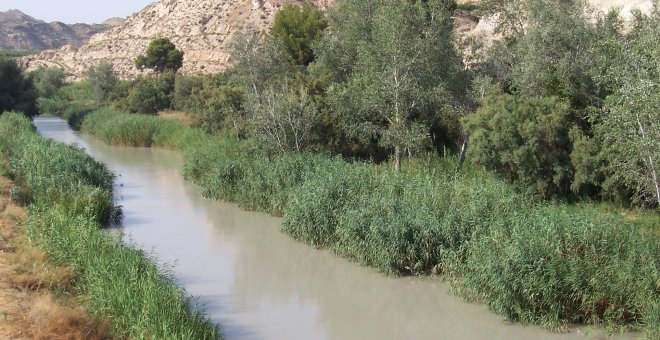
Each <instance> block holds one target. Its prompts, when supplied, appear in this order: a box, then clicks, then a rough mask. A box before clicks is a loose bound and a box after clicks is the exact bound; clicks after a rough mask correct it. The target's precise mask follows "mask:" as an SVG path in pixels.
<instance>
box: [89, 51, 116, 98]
mask: <svg viewBox="0 0 660 340" xmlns="http://www.w3.org/2000/svg"><path fill="white" fill-rule="evenodd" d="M87 80H88V81H89V85H90V86H91V87H92V91H93V92H94V97H95V99H96V103H97V104H99V105H104V104H106V103H107V102H108V99H109V96H110V93H111V92H112V91H113V90H114V89H115V87H116V86H117V76H116V75H115V72H114V69H113V65H112V63H110V62H107V61H102V62H101V63H100V64H98V65H96V66H92V67H90V68H89V69H88V70H87Z"/></svg>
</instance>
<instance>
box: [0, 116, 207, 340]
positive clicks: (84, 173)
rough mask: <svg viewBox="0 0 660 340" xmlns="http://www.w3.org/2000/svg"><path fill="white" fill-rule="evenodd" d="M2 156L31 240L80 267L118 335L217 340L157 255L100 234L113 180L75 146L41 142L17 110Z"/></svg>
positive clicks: (1, 133) (93, 302)
mask: <svg viewBox="0 0 660 340" xmlns="http://www.w3.org/2000/svg"><path fill="white" fill-rule="evenodd" d="M0 155H1V157H2V161H3V162H9V164H10V169H11V175H12V176H14V180H15V183H16V187H15V188H14V189H13V190H12V195H13V197H14V199H15V200H17V201H19V202H22V203H24V204H29V210H28V218H27V228H28V234H29V236H30V239H31V240H32V241H33V242H36V243H37V244H39V245H40V246H42V247H43V248H44V249H45V250H46V251H47V252H48V253H49V254H50V255H51V256H52V258H53V259H54V260H55V261H57V262H58V263H60V264H66V265H69V266H71V267H73V268H74V269H75V271H76V274H77V279H76V289H77V290H78V291H79V292H80V293H82V294H84V298H83V303H85V304H86V305H87V306H88V307H89V309H90V310H91V311H92V312H93V313H95V314H96V315H97V316H98V317H99V318H109V319H110V320H111V321H112V325H113V330H114V334H115V336H117V337H118V338H124V337H130V338H136V339H144V338H154V339H215V338H218V336H219V333H218V332H219V331H218V328H217V326H216V325H214V324H213V323H211V322H210V321H208V320H206V319H205V318H204V316H203V314H202V313H200V312H199V311H198V310H196V309H195V308H194V307H193V306H192V304H191V302H190V300H189V299H188V298H187V297H186V296H185V292H184V291H183V290H182V289H181V288H179V287H178V286H177V285H176V284H175V283H174V281H173V279H172V277H171V275H170V274H169V272H168V271H167V269H165V268H159V267H158V266H157V265H155V264H154V260H153V259H152V258H151V256H150V255H148V254H145V253H144V252H142V251H140V250H138V249H136V248H134V247H133V246H132V245H130V244H127V243H125V242H124V241H122V240H121V239H120V238H119V236H112V235H111V234H108V233H104V232H101V231H100V230H99V228H100V227H101V224H102V223H107V222H108V219H109V218H110V217H111V214H112V212H113V210H114V207H113V202H112V181H113V179H114V178H113V176H112V175H111V174H110V173H109V172H108V170H107V169H106V168H105V166H103V165H102V164H100V163H98V162H96V161H94V160H93V159H91V158H90V157H89V156H87V155H86V154H85V152H84V151H83V150H80V149H78V148H76V147H73V146H67V145H64V144H60V143H56V142H53V141H51V140H48V139H45V138H42V137H39V136H38V135H37V134H36V133H35V132H34V129H33V127H32V125H31V123H30V121H29V120H28V119H26V118H25V117H23V116H22V115H21V114H18V113H12V112H10V113H5V114H3V115H2V117H0Z"/></svg>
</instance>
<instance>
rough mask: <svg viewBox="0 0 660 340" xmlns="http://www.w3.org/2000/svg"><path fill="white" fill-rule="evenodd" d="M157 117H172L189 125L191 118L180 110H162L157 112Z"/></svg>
mask: <svg viewBox="0 0 660 340" xmlns="http://www.w3.org/2000/svg"><path fill="white" fill-rule="evenodd" d="M158 117H160V118H165V119H174V120H178V121H179V122H181V123H183V125H185V126H190V124H191V123H192V119H191V118H190V116H188V115H187V114H186V113H185V112H180V111H163V112H159V113H158Z"/></svg>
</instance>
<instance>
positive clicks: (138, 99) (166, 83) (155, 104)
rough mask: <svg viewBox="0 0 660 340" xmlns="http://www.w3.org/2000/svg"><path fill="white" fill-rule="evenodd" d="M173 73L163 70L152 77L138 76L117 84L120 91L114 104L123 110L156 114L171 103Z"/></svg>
mask: <svg viewBox="0 0 660 340" xmlns="http://www.w3.org/2000/svg"><path fill="white" fill-rule="evenodd" d="M174 80H175V74H174V73H173V72H165V73H163V74H160V75H157V76H152V77H140V78H137V79H136V80H133V81H130V82H128V83H127V84H125V85H124V86H125V87H124V88H121V86H119V87H118V88H119V90H120V91H125V92H124V94H119V95H118V96H117V97H118V98H116V99H115V105H116V106H117V107H118V108H119V109H121V110H124V111H130V112H135V113H144V114H156V113H158V112H159V111H161V110H164V109H168V108H169V107H170V105H171V101H172V97H171V94H172V92H173V90H174Z"/></svg>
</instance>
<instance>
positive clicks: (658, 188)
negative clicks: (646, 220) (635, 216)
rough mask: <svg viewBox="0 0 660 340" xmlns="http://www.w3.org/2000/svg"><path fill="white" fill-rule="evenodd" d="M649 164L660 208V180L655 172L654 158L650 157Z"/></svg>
mask: <svg viewBox="0 0 660 340" xmlns="http://www.w3.org/2000/svg"><path fill="white" fill-rule="evenodd" d="M649 162H650V164H651V176H652V177H653V185H654V186H655V199H656V201H657V202H658V207H659V208H660V179H659V178H658V173H657V172H656V170H655V166H654V165H653V158H652V157H649Z"/></svg>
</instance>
